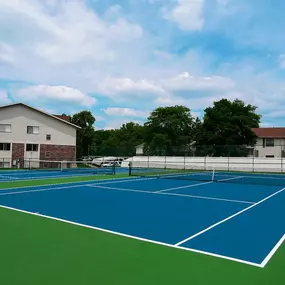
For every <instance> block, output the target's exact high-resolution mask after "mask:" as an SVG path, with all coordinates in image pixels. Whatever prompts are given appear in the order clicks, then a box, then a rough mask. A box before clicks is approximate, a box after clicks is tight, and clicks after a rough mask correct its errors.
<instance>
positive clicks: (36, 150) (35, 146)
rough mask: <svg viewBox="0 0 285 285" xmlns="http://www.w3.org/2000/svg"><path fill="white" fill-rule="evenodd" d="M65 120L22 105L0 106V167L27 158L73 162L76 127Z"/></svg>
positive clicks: (62, 117) (65, 118)
mask: <svg viewBox="0 0 285 285" xmlns="http://www.w3.org/2000/svg"><path fill="white" fill-rule="evenodd" d="M67 118H68V117H64V116H56V115H51V114H48V113H45V112H43V111H40V110H38V109H35V108H33V107H30V106H28V105H25V104H22V103H18V104H12V105H7V106H2V107H0V167H1V164H3V163H4V165H3V166H2V167H11V166H12V165H14V166H15V163H16V161H17V162H21V161H22V162H24V161H26V160H29V159H30V160H75V158H76V130H77V129H78V128H79V127H78V126H76V125H74V124H72V123H70V122H69V121H67ZM8 164H9V165H8Z"/></svg>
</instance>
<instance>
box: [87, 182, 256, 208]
mask: <svg viewBox="0 0 285 285" xmlns="http://www.w3.org/2000/svg"><path fill="white" fill-rule="evenodd" d="M87 186H88V187H92V188H100V189H107V190H116V191H124V192H138V193H146V194H155V195H169V196H178V197H188V198H197V199H205V200H215V201H223V202H233V203H243V204H254V203H255V202H250V201H241V200H231V199H223V198H215V197H208V196H198V195H187V194H179V193H161V192H159V193H158V192H155V191H144V190H137V189H128V188H116V187H107V186H96V185H87Z"/></svg>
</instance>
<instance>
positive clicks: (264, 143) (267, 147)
mask: <svg viewBox="0 0 285 285" xmlns="http://www.w3.org/2000/svg"><path fill="white" fill-rule="evenodd" d="M252 130H253V132H254V133H255V134H256V136H257V143H256V145H255V147H254V150H255V156H256V157H267V158H274V157H285V128H254V129H252Z"/></svg>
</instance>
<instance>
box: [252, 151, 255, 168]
mask: <svg viewBox="0 0 285 285" xmlns="http://www.w3.org/2000/svg"><path fill="white" fill-rule="evenodd" d="M254 158H255V147H254V148H253V156H252V172H255V159H254Z"/></svg>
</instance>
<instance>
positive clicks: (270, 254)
mask: <svg viewBox="0 0 285 285" xmlns="http://www.w3.org/2000/svg"><path fill="white" fill-rule="evenodd" d="M284 240H285V234H284V235H283V237H282V238H281V239H280V240H279V241H278V242H277V243H276V245H275V246H274V247H273V248H272V250H271V251H270V252H269V254H268V255H267V256H266V257H265V258H264V260H263V261H262V263H261V266H262V267H265V266H266V264H267V263H268V262H269V260H270V259H271V258H272V257H273V255H274V254H275V252H276V251H277V250H278V249H279V247H280V246H281V245H282V243H283V242H284Z"/></svg>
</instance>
